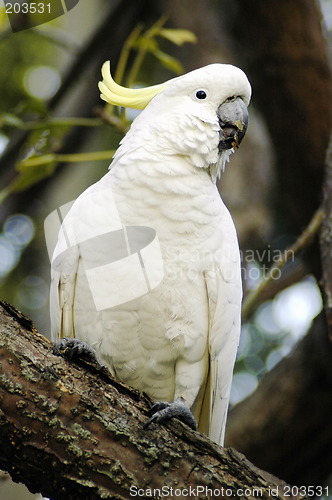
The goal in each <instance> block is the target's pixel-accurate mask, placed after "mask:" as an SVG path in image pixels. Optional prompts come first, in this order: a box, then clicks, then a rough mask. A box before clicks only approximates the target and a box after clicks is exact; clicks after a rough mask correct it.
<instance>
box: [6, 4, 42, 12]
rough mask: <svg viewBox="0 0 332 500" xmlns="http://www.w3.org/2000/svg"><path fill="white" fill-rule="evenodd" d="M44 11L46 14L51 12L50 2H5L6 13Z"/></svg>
mask: <svg viewBox="0 0 332 500" xmlns="http://www.w3.org/2000/svg"><path fill="white" fill-rule="evenodd" d="M44 13H47V14H50V13H51V3H41V2H40V3H38V2H29V3H28V2H23V3H18V2H15V3H9V2H6V14H44Z"/></svg>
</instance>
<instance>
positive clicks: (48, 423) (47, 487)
mask: <svg viewBox="0 0 332 500" xmlns="http://www.w3.org/2000/svg"><path fill="white" fill-rule="evenodd" d="M0 324H1V331H0V362H1V364H0V367H1V375H0V439H1V449H0V467H2V468H3V469H4V470H7V471H8V472H9V473H10V474H11V476H12V477H13V479H14V480H15V481H20V482H24V483H25V484H26V486H27V487H28V488H29V489H30V490H31V491H32V492H41V493H42V494H43V495H47V496H49V497H51V498H52V499H61V500H64V499H81V498H84V499H97V498H121V499H122V498H130V497H133V496H140V497H141V498H148V497H151V496H153V497H154V498H160V497H161V496H162V494H163V496H164V497H165V496H167V497H172V496H175V497H179V498H182V497H184V496H191V497H192V498H215V497H218V498H227V497H229V496H230V495H236V496H237V498H249V497H255V496H258V497H259V498H263V499H268V498H271V495H272V494H273V495H274V497H275V498H285V497H288V498H289V497H290V496H291V493H292V490H291V488H290V487H288V486H287V485H286V484H285V483H283V482H282V481H279V480H277V479H276V478H274V477H273V476H271V475H269V474H268V473H265V472H263V471H261V470H258V469H257V468H256V467H254V466H253V465H252V464H251V463H250V462H248V461H247V460H246V458H245V457H244V456H243V455H241V454H239V453H238V452H236V451H235V450H233V449H231V448H229V449H225V448H221V447H219V446H217V445H216V444H214V443H212V442H211V441H210V440H209V439H207V438H206V437H204V436H203V435H201V434H199V433H198V432H194V431H191V430H189V429H188V428H187V427H186V426H184V425H183V424H182V423H181V422H178V421H174V422H172V423H171V424H170V425H167V426H157V425H153V426H151V428H149V429H148V430H143V429H142V426H143V424H144V423H145V422H146V419H147V411H148V409H149V407H150V404H151V402H150V400H149V398H148V397H147V396H146V395H145V394H141V393H139V392H138V391H136V390H134V389H131V388H130V387H128V386H126V385H124V384H121V383H119V382H117V381H116V380H114V379H112V378H111V377H110V375H109V373H108V372H107V371H106V369H105V371H101V372H100V373H91V370H90V371H87V370H86V368H84V367H81V366H78V365H73V364H70V363H68V362H67V361H65V360H64V359H62V358H61V357H58V356H55V355H54V354H53V352H52V344H51V343H50V342H49V341H48V340H47V339H45V338H44V337H43V336H42V335H40V334H39V333H38V332H37V331H36V330H35V329H34V327H33V325H32V323H31V321H30V320H29V319H28V318H26V317H24V316H23V315H22V314H21V313H19V312H18V311H16V310H15V309H14V308H13V307H12V306H10V305H8V304H7V303H5V302H1V303H0ZM162 488H164V490H162ZM153 490H156V491H153ZM293 492H294V491H293Z"/></svg>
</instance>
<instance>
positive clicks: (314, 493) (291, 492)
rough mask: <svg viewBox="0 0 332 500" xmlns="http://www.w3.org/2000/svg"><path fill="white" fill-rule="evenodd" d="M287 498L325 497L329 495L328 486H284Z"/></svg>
mask: <svg viewBox="0 0 332 500" xmlns="http://www.w3.org/2000/svg"><path fill="white" fill-rule="evenodd" d="M283 493H284V496H285V497H298V496H300V497H301V496H306V497H321V496H323V497H325V496H328V494H329V487H328V486H288V485H285V486H284V491H283Z"/></svg>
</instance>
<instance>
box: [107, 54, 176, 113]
mask: <svg viewBox="0 0 332 500" xmlns="http://www.w3.org/2000/svg"><path fill="white" fill-rule="evenodd" d="M101 74H102V77H103V81H102V82H99V83H98V87H99V90H100V92H101V94H100V97H101V99H103V100H104V101H106V102H109V103H110V104H114V105H116V106H123V107H127V108H135V109H144V108H145V107H146V106H147V105H148V104H149V102H150V101H151V99H152V98H153V97H155V96H156V95H157V94H159V92H161V91H162V90H164V89H165V88H166V87H167V85H168V83H169V82H165V83H161V84H159V85H152V86H151V87H146V88H142V89H128V88H126V87H122V85H118V84H117V83H115V81H114V80H113V78H112V75H111V71H110V61H106V62H104V64H103V66H102V68H101Z"/></svg>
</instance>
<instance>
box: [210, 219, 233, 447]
mask: <svg viewBox="0 0 332 500" xmlns="http://www.w3.org/2000/svg"><path fill="white" fill-rule="evenodd" d="M229 222H230V228H229V232H228V231H227V232H226V234H228V235H229V236H230V238H229V241H228V242H226V245H225V248H226V251H225V250H224V251H223V252H222V256H221V259H220V261H219V263H218V266H217V268H216V270H215V272H213V273H212V272H209V273H207V276H206V287H207V294H208V302H209V354H210V368H209V380H208V383H207V388H206V391H205V395H204V403H203V409H202V413H203V414H202V417H203V418H207V419H208V421H209V428H208V434H209V437H210V438H211V439H212V440H213V441H215V442H216V443H219V444H221V445H223V442H224V435H225V426H226V419H227V410H228V404H229V396H230V390H231V383H232V377H233V368H234V363H235V358H236V352H237V347H238V343H239V336H240V319H241V316H240V315H241V298H242V286H241V271H240V261H239V251H238V245H237V238H236V235H235V230H234V227H233V223H232V221H231V219H230V221H229Z"/></svg>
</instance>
